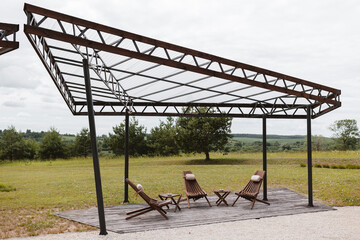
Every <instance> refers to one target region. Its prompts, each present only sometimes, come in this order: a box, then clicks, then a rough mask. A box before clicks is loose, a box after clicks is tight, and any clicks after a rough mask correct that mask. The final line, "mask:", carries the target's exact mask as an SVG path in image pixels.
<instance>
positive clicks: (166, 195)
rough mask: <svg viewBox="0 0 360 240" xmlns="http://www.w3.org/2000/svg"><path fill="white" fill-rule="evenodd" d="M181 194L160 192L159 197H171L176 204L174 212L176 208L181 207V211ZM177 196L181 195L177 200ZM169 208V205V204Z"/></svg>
mask: <svg viewBox="0 0 360 240" xmlns="http://www.w3.org/2000/svg"><path fill="white" fill-rule="evenodd" d="M181 196H182V195H181V194H173V193H164V194H159V198H160V199H161V200H167V199H168V198H170V199H171V201H172V204H173V205H175V210H174V212H176V209H179V211H181V208H180V206H179V203H180V200H181ZM176 197H179V198H178V199H177V201H176V200H175V198H176ZM167 207H168V208H169V206H167Z"/></svg>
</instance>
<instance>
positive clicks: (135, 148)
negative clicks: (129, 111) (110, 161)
mask: <svg viewBox="0 0 360 240" xmlns="http://www.w3.org/2000/svg"><path fill="white" fill-rule="evenodd" d="M113 131H114V134H111V133H109V138H106V139H105V141H106V144H107V145H108V146H110V149H111V150H112V151H113V153H114V154H115V155H123V154H124V149H125V123H124V122H123V123H120V125H118V126H115V127H113ZM145 137H146V129H145V127H144V126H139V122H138V121H137V120H136V119H135V117H134V118H132V119H130V123H129V155H131V156H137V155H143V154H147V152H148V149H147V145H146V139H145Z"/></svg>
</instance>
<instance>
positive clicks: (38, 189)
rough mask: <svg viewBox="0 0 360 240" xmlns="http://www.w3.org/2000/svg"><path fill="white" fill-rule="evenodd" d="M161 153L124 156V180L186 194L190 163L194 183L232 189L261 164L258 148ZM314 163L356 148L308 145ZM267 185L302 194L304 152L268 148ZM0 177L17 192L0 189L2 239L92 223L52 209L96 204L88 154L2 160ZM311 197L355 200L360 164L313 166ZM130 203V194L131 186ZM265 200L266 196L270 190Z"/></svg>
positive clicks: (114, 169)
mask: <svg viewBox="0 0 360 240" xmlns="http://www.w3.org/2000/svg"><path fill="white" fill-rule="evenodd" d="M204 156H205V155H189V156H181V157H167V158H165V157H162V158H148V157H140V158H130V179H131V180H132V181H133V182H135V183H141V184H142V185H143V186H144V188H145V191H146V192H147V193H148V194H149V195H151V196H153V197H155V196H157V194H159V193H167V192H174V193H184V190H183V189H184V187H183V180H182V177H181V173H182V171H183V170H192V171H193V172H194V174H196V176H197V179H198V181H199V183H200V185H201V186H202V187H203V188H204V189H205V190H206V191H207V192H208V193H212V189H214V188H229V189H230V190H231V191H238V190H239V189H240V188H242V187H243V186H244V185H245V184H246V183H247V182H248V180H249V178H250V177H251V175H252V174H253V173H254V172H255V171H256V170H257V169H261V168H262V165H261V164H262V153H241V154H240V153H231V154H228V155H222V154H218V153H212V154H210V157H211V158H212V159H213V160H211V161H209V162H206V161H204V160H203V159H204ZM313 158H314V161H313V162H314V164H315V163H320V164H324V163H328V164H330V165H331V164H357V165H360V158H359V152H355V151H351V152H314V153H313ZM123 161H124V160H123V158H101V159H100V165H101V176H102V186H103V193H104V202H105V205H106V206H109V205H116V204H120V203H121V202H122V201H123V187H124V182H123V174H124V164H123ZM268 163H269V165H268V187H269V188H274V187H287V188H289V189H292V190H295V191H297V192H299V193H302V194H307V168H303V167H300V163H306V153H269V154H268ZM0 184H5V185H6V186H11V187H12V188H14V189H16V190H15V191H8V192H0V238H7V237H14V236H26V235H38V234H45V233H59V232H66V231H83V230H89V229H92V228H91V227H89V226H85V225H82V224H79V223H73V222H71V221H68V220H64V219H60V218H57V217H54V216H52V215H51V214H50V213H51V212H54V211H64V210H70V209H82V208H89V207H95V206H96V195H95V183H94V175H93V168H92V158H86V159H85V158H76V159H71V160H60V159H58V160H56V161H45V162H40V161H34V162H29V161H22V162H13V163H2V164H0ZM313 188H314V198H315V199H316V200H318V201H321V202H323V203H326V204H329V205H332V206H348V205H360V170H359V169H324V168H313ZM129 193H130V194H129V196H130V201H131V202H141V199H140V198H137V201H135V200H134V195H133V191H132V189H129ZM269 199H270V200H271V196H269Z"/></svg>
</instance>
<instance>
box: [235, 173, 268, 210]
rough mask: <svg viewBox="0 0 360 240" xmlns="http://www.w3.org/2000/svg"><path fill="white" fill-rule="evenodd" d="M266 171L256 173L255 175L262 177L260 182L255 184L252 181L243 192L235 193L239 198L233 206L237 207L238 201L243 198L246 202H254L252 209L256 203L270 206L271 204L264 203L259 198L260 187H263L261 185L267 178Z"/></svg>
mask: <svg viewBox="0 0 360 240" xmlns="http://www.w3.org/2000/svg"><path fill="white" fill-rule="evenodd" d="M265 174H266V173H265V171H260V170H258V171H256V172H255V174H254V175H259V176H260V181H259V182H255V181H252V180H250V181H249V182H248V184H246V186H245V187H244V189H242V190H241V191H239V192H237V193H235V194H236V195H237V196H238V197H237V198H236V199H235V201H234V203H233V204H232V206H234V205H235V203H236V201H237V200H238V199H239V198H240V197H242V198H244V199H246V200H249V201H251V202H252V204H251V209H253V208H254V204H255V202H256V201H258V202H262V203H265V204H268V205H270V203H269V202H267V201H264V200H261V199H258V198H257V196H258V194H259V191H260V187H261V184H262V181H263V179H264V177H265Z"/></svg>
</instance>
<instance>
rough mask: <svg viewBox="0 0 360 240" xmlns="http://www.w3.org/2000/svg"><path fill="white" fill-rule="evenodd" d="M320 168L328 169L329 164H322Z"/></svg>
mask: <svg viewBox="0 0 360 240" xmlns="http://www.w3.org/2000/svg"><path fill="white" fill-rule="evenodd" d="M322 167H323V168H330V166H329V164H323V165H322Z"/></svg>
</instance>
